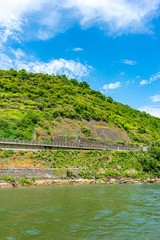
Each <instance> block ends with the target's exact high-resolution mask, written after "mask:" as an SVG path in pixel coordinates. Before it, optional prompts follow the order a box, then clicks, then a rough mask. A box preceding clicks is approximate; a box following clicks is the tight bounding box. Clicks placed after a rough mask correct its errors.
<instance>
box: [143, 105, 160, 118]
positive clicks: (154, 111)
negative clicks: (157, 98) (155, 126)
mask: <svg viewBox="0 0 160 240" xmlns="http://www.w3.org/2000/svg"><path fill="white" fill-rule="evenodd" d="M139 110H140V111H142V112H143V111H144V112H146V113H149V114H150V115H152V116H154V117H158V118H160V107H159V106H157V107H152V106H144V107H141V108H140V109H139Z"/></svg>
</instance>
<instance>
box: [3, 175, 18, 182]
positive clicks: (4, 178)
mask: <svg viewBox="0 0 160 240" xmlns="http://www.w3.org/2000/svg"><path fill="white" fill-rule="evenodd" d="M0 180H5V181H7V182H15V179H14V178H13V177H10V176H7V175H5V176H2V177H0Z"/></svg>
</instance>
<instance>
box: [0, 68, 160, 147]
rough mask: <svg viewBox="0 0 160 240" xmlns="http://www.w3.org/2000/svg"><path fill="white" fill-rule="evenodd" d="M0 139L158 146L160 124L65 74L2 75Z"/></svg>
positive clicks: (10, 71) (143, 113)
mask: <svg viewBox="0 0 160 240" xmlns="http://www.w3.org/2000/svg"><path fill="white" fill-rule="evenodd" d="M0 100H1V101H0V138H11V139H34V140H39V141H41V140H43V141H44V140H47V141H51V140H52V139H53V138H54V137H55V138H56V137H58V136H61V137H60V138H63V137H62V136H65V138H66V139H69V138H70V139H72V138H74V137H75V138H76V136H77V129H79V131H78V134H79V135H80V137H81V138H83V139H88V140H90V141H101V142H111V141H114V142H123V143H125V142H128V143H130V144H131V143H138V144H141V143H142V144H151V143H153V142H154V143H155V144H158V143H159V140H160V119H159V118H156V117H152V116H150V115H149V114H147V113H145V112H140V111H138V110H135V109H132V108H131V107H129V106H127V105H123V104H121V103H118V102H115V101H113V99H112V98H111V97H105V96H104V95H103V94H102V93H101V92H99V91H95V90H92V89H91V88H90V87H89V85H88V84H87V82H85V81H83V82H78V81H77V80H75V79H70V80H69V79H67V77H66V76H65V75H62V76H54V75H48V74H42V73H38V74H36V73H27V72H26V71H25V70H24V69H23V70H20V71H16V70H14V69H10V70H7V71H5V70H0Z"/></svg>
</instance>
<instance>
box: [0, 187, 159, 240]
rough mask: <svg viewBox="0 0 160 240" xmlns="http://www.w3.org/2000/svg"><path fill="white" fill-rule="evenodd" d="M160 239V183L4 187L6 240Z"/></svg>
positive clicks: (0, 203) (1, 219) (1, 238)
mask: <svg viewBox="0 0 160 240" xmlns="http://www.w3.org/2000/svg"><path fill="white" fill-rule="evenodd" d="M26 239H27V240H28V239H29V240H30V239H31V240H32V239H33V240H36V239H44V240H51V239H60V240H61V239H62V240H63V239H70V240H72V239H75V240H76V239H91V240H94V239H97V240H101V239H109V240H110V239H111V240H112V239H113V240H114V239H115V240H116V239H120V240H125V239H126V240H129V239H134V240H138V239H143V240H145V239H146V240H147V239H148V240H150V239H160V184H145V185H138V184H137V185H136V184H135V185H119V184H116V185H81V186H77V185H74V186H71V185H70V186H52V187H31V188H19V189H0V240H26Z"/></svg>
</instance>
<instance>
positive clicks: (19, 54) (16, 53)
mask: <svg viewBox="0 0 160 240" xmlns="http://www.w3.org/2000/svg"><path fill="white" fill-rule="evenodd" d="M10 51H11V52H12V53H13V54H14V56H15V57H16V59H21V58H22V57H25V56H26V54H25V52H24V51H23V50H22V49H20V48H18V49H13V48H10Z"/></svg>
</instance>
